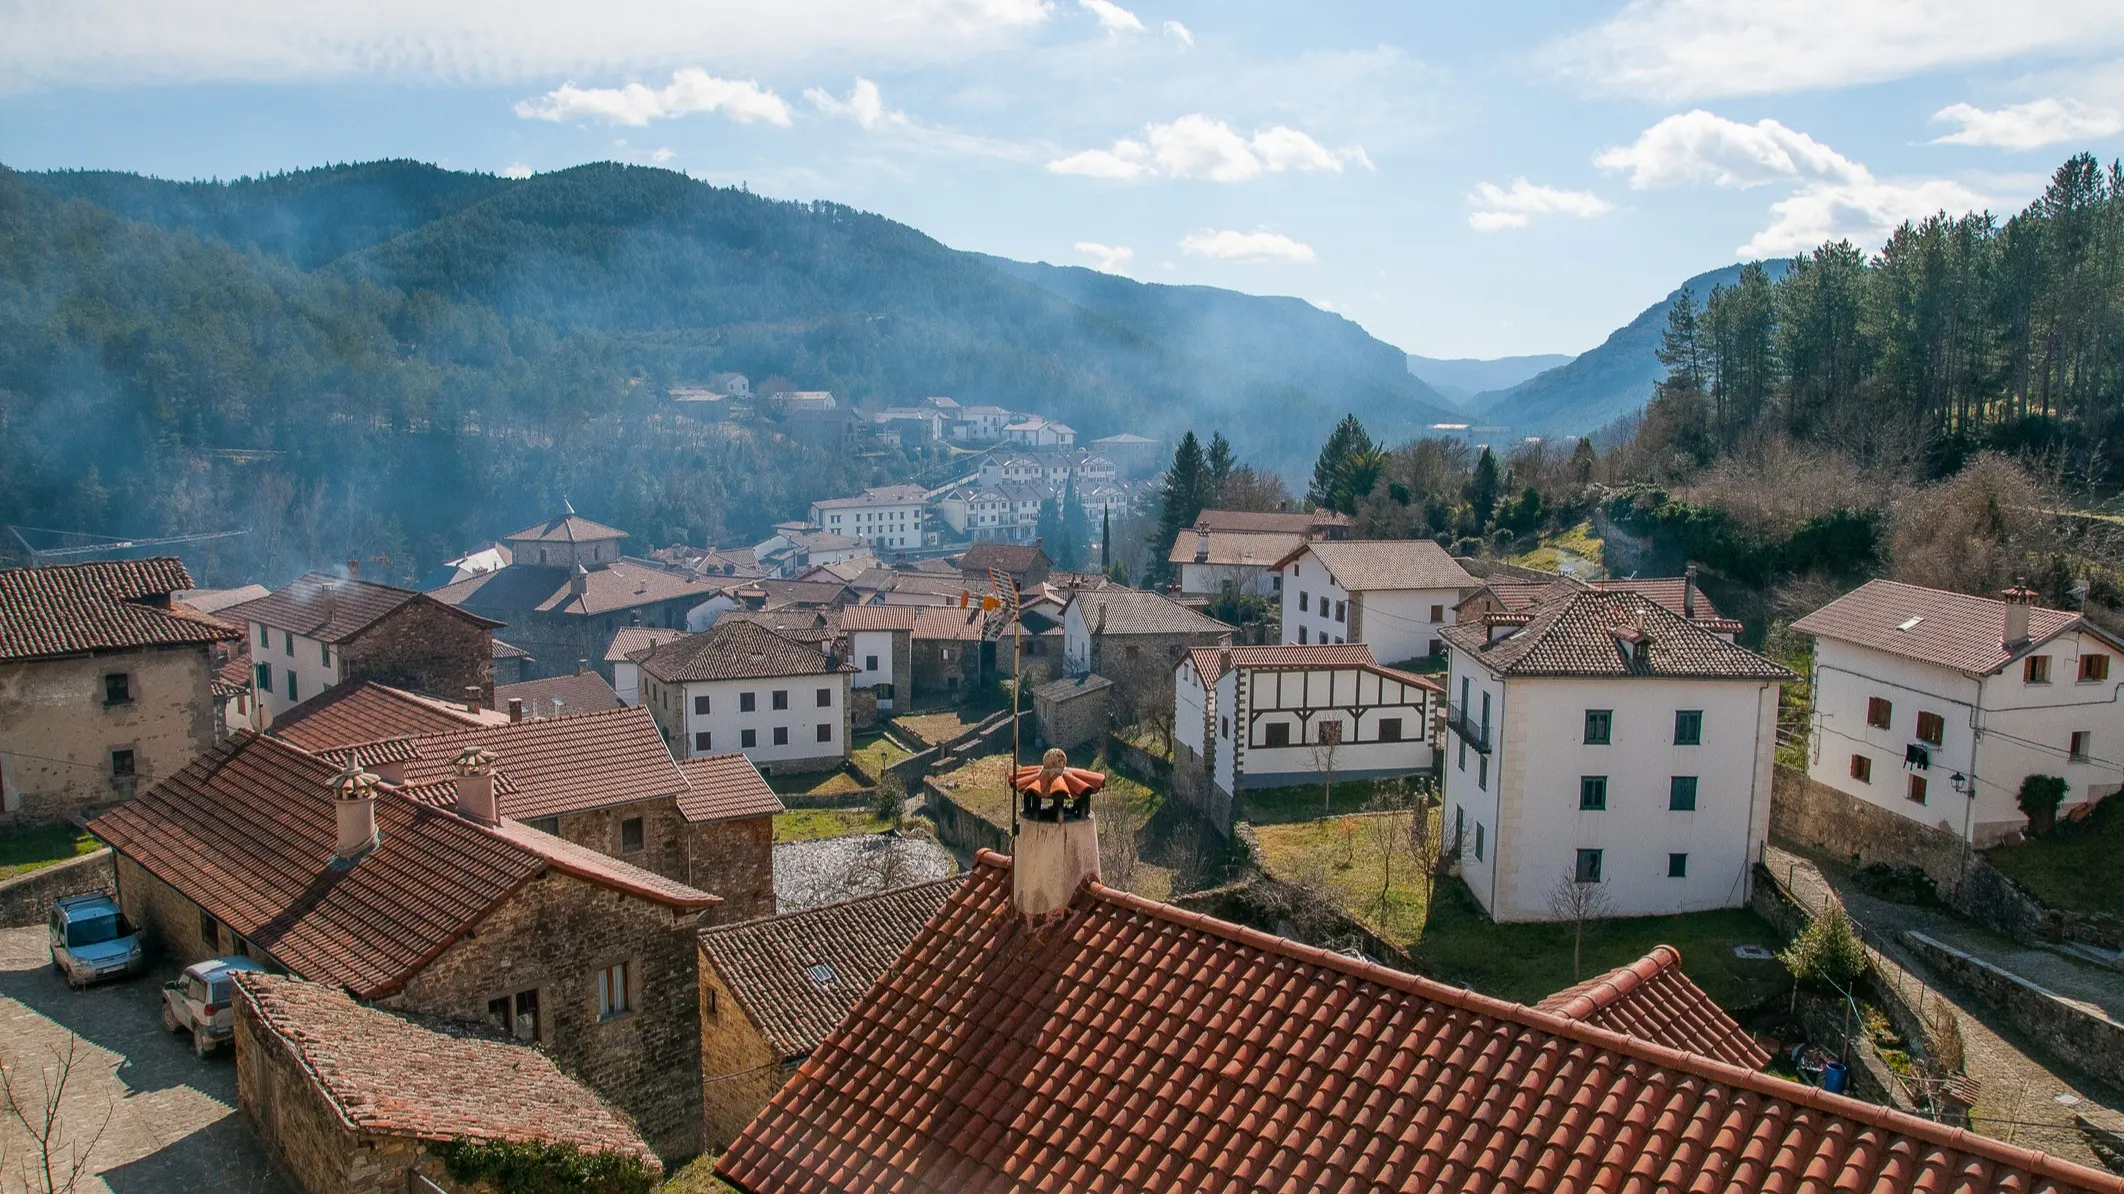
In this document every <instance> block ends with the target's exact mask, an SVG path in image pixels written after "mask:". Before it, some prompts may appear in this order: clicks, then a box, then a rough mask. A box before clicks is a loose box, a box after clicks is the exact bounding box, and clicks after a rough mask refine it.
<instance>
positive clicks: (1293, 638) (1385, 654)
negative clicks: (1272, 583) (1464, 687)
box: [1276, 539, 1477, 663]
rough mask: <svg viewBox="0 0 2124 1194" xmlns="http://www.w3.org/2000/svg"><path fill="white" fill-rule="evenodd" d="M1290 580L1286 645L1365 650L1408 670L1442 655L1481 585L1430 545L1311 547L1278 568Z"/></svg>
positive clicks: (1286, 583)
mask: <svg viewBox="0 0 2124 1194" xmlns="http://www.w3.org/2000/svg"><path fill="white" fill-rule="evenodd" d="M1276 570H1277V571H1278V572H1280V573H1282V575H1283V582H1282V592H1283V641H1284V642H1286V643H1299V644H1301V645H1302V644H1305V643H1363V644H1365V645H1366V646H1368V647H1370V648H1371V649H1372V655H1373V657H1374V658H1377V659H1380V660H1383V661H1385V662H1387V663H1402V662H1406V661H1408V660H1412V659H1423V658H1426V657H1429V656H1432V655H1436V654H1438V653H1439V652H1440V651H1441V650H1442V649H1443V640H1442V639H1441V638H1440V637H1439V636H1440V632H1441V631H1443V630H1444V629H1445V628H1446V627H1448V626H1451V625H1453V619H1454V610H1455V608H1456V607H1458V606H1459V604H1460V601H1461V598H1463V597H1465V596H1467V595H1468V594H1469V593H1471V592H1473V591H1474V590H1475V588H1476V584H1477V582H1476V580H1475V578H1474V577H1472V576H1469V575H1468V574H1467V572H1466V570H1464V569H1463V568H1461V566H1460V564H1459V563H1458V562H1457V561H1455V560H1454V559H1453V557H1452V556H1451V555H1449V554H1447V552H1446V549H1445V548H1443V547H1440V546H1438V545H1437V544H1436V543H1433V542H1431V541H1430V540H1429V539H1349V540H1329V541H1316V542H1311V543H1307V544H1305V545H1304V546H1302V547H1299V548H1296V549H1294V550H1293V551H1291V552H1290V554H1288V555H1286V556H1285V557H1284V558H1283V559H1281V560H1279V561H1277V562H1276Z"/></svg>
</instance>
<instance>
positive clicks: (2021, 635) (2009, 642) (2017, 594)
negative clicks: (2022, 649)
mask: <svg viewBox="0 0 2124 1194" xmlns="http://www.w3.org/2000/svg"><path fill="white" fill-rule="evenodd" d="M2004 596H2005V598H2006V632H2005V635H2004V636H2003V637H2002V638H2001V640H2000V642H2001V643H2002V644H2003V645H2004V646H2005V647H2006V648H2008V649H2009V650H2010V649H2012V648H2014V647H2018V646H2021V645H2022V644H2024V643H2026V642H2027V641H2028V615H2029V614H2030V613H2031V612H2033V611H2034V609H2035V603H2036V595H2035V590H2034V589H2031V588H2029V587H2028V582H2027V581H2025V580H2021V579H2018V578H2016V579H2015V581H2014V585H2013V587H2012V588H2010V589H2008V590H2006V592H2005V594H2004Z"/></svg>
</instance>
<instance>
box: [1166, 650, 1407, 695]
mask: <svg viewBox="0 0 2124 1194" xmlns="http://www.w3.org/2000/svg"><path fill="white" fill-rule="evenodd" d="M1226 654H1227V652H1226V650H1225V649H1224V648H1221V647H1190V648H1188V651H1187V660H1188V662H1190V663H1192V664H1193V665H1194V667H1195V672H1196V673H1197V674H1198V675H1200V676H1201V677H1202V682H1203V683H1204V684H1215V683H1216V682H1217V681H1218V680H1220V679H1222V678H1223V677H1224V672H1225V669H1226V667H1227V666H1230V667H1233V668H1245V669H1247V670H1248V671H1257V672H1295V671H1318V670H1323V669H1327V668H1345V667H1354V668H1358V669H1360V670H1362V671H1367V672H1370V673H1372V674H1373V675H1375V676H1384V677H1386V678H1387V679H1389V680H1399V681H1401V682H1402V683H1404V684H1414V685H1415V686H1417V687H1418V688H1427V689H1429V690H1431V691H1432V692H1440V693H1442V692H1444V691H1445V686H1444V685H1442V684H1440V683H1439V682H1438V681H1437V680H1435V679H1433V678H1432V677H1430V676H1419V675H1417V674H1416V673H1414V672H1404V671H1402V670H1400V669H1399V668H1391V667H1387V666H1386V665H1384V664H1382V663H1378V662H1376V661H1375V660H1374V659H1373V657H1372V649H1371V648H1370V647H1368V646H1366V645H1365V644H1363V643H1310V644H1307V643H1284V644H1282V645H1280V646H1244V647H1233V648H1231V649H1230V651H1229V656H1230V657H1229V659H1227V658H1226ZM1175 666H1178V665H1175Z"/></svg>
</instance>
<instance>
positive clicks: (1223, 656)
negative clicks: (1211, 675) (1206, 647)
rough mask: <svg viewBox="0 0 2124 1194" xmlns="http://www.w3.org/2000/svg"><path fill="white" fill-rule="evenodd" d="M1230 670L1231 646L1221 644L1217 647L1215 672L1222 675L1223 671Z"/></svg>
mask: <svg viewBox="0 0 2124 1194" xmlns="http://www.w3.org/2000/svg"><path fill="white" fill-rule="evenodd" d="M1231 670H1232V649H1231V647H1229V646H1223V647H1219V648H1217V674H1218V675H1220V676H1221V675H1223V674H1224V673H1226V672H1228V671H1231Z"/></svg>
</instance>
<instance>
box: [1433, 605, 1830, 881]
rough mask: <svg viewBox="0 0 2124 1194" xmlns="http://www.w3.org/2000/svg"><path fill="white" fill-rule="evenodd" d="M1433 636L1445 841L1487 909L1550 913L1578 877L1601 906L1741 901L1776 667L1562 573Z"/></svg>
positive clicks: (1760, 795)
mask: <svg viewBox="0 0 2124 1194" xmlns="http://www.w3.org/2000/svg"><path fill="white" fill-rule="evenodd" d="M1442 634H1443V637H1444V639H1445V647H1446V658H1447V673H1446V685H1445V687H1446V695H1447V700H1448V702H1449V704H1448V706H1447V718H1446V727H1447V731H1448V733H1447V737H1446V739H1445V745H1444V749H1445V752H1446V757H1445V759H1444V760H1443V767H1442V773H1443V775H1444V777H1445V782H1444V798H1445V832H1446V841H1447V842H1448V843H1449V844H1452V843H1455V842H1457V843H1458V846H1459V850H1460V867H1461V875H1462V876H1463V877H1464V878H1465V880H1466V882H1467V885H1468V889H1469V890H1470V891H1472V892H1473V893H1474V895H1475V899H1476V902H1477V903H1480V904H1481V905H1482V907H1483V909H1484V910H1485V911H1486V912H1488V913H1489V914H1490V916H1491V917H1492V918H1493V919H1495V920H1498V921H1500V922H1502V921H1540V920H1551V919H1556V918H1557V916H1556V913H1555V912H1554V911H1553V910H1552V908H1551V903H1550V896H1551V893H1552V892H1553V891H1555V890H1556V889H1557V887H1558V885H1559V884H1566V885H1568V884H1570V883H1574V882H1578V883H1588V884H1598V885H1599V891H1600V894H1601V895H1602V896H1603V897H1605V904H1606V912H1605V915H1611V916H1655V915H1665V914H1671V913H1680V912H1700V911H1704V910H1707V909H1712V908H1736V907H1740V906H1741V905H1743V904H1745V903H1746V902H1747V899H1748V890H1749V878H1750V871H1749V868H1750V867H1751V866H1752V865H1753V864H1754V862H1755V859H1756V853H1757V851H1758V850H1759V849H1760V847H1761V845H1762V843H1763V841H1764V840H1765V838H1766V837H1767V835H1768V833H1769V827H1770V771H1771V760H1772V757H1773V755H1774V753H1775V749H1776V743H1777V700H1778V692H1779V689H1780V687H1781V686H1782V685H1783V684H1784V683H1786V682H1787V681H1790V680H1792V679H1793V678H1794V677H1793V676H1792V674H1791V673H1790V672H1788V671H1786V670H1785V669H1784V668H1782V667H1779V666H1778V665H1777V664H1775V663H1772V662H1771V661H1770V660H1768V659H1765V658H1763V657H1762V656H1760V655H1757V654H1756V653H1755V652H1753V651H1750V650H1748V649H1747V648H1745V647H1741V646H1737V645H1735V644H1733V643H1730V642H1727V641H1726V640H1725V639H1724V638H1723V637H1722V636H1720V635H1719V634H1717V633H1715V632H1714V631H1713V630H1712V629H1710V628H1708V627H1706V626H1704V625H1701V624H1699V623H1698V622H1696V621H1692V620H1690V619H1688V618H1684V617H1682V616H1681V615H1680V614H1677V613H1675V612H1673V611H1672V610H1669V609H1667V608H1666V607H1665V606H1663V605H1661V604H1659V603H1658V602H1656V601H1654V600H1652V599H1651V598H1648V597H1646V596H1644V595H1643V594H1641V593H1636V592H1630V591H1603V590H1599V589H1593V588H1589V587H1587V586H1585V585H1583V584H1579V583H1577V582H1575V581H1570V580H1563V581H1558V582H1557V583H1556V584H1555V585H1554V586H1552V588H1551V589H1550V591H1549V592H1548V593H1547V594H1546V595H1545V596H1544V597H1543V598H1542V599H1541V600H1539V601H1537V602H1534V603H1532V604H1531V605H1530V606H1528V607H1527V608H1525V609H1523V610H1520V611H1517V612H1496V613H1489V614H1485V615H1483V617H1482V620H1481V621H1480V622H1473V621H1471V622H1467V623H1462V624H1457V625H1453V626H1449V627H1446V628H1445V630H1444V631H1443V632H1442Z"/></svg>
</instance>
